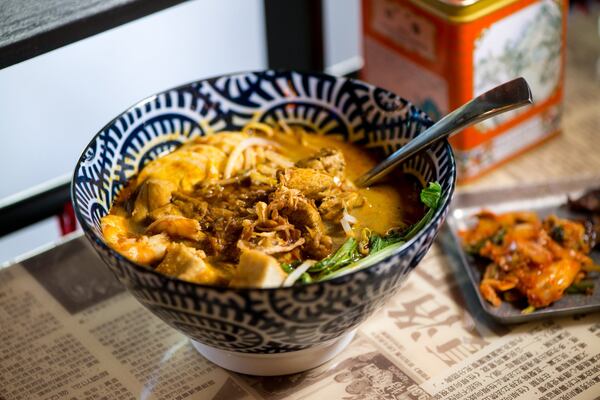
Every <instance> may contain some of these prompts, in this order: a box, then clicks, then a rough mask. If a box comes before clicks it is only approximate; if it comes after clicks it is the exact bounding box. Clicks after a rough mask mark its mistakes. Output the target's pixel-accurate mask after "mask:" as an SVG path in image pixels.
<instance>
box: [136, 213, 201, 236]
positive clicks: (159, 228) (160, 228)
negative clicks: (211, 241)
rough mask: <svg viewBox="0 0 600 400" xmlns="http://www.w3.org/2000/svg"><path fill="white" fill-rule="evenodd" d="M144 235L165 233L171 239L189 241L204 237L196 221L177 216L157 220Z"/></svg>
mask: <svg viewBox="0 0 600 400" xmlns="http://www.w3.org/2000/svg"><path fill="white" fill-rule="evenodd" d="M146 233H166V234H167V235H169V236H171V237H180V238H184V239H191V240H201V239H203V238H204V236H205V235H204V233H202V232H201V231H200V223H199V222H198V221H196V220H195V219H191V218H186V217H181V216H179V215H165V216H163V217H161V218H159V219H157V220H156V221H154V222H153V223H151V224H150V226H148V228H146Z"/></svg>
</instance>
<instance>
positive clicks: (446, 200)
mask: <svg viewBox="0 0 600 400" xmlns="http://www.w3.org/2000/svg"><path fill="white" fill-rule="evenodd" d="M269 72H275V73H296V74H300V75H311V76H316V77H319V78H333V79H336V80H344V81H346V82H357V83H360V84H361V85H366V86H368V87H370V88H374V89H379V90H382V91H384V92H385V93H389V94H392V95H394V96H396V97H398V98H400V99H402V100H404V101H406V102H407V103H408V104H409V105H410V106H412V107H414V108H415V109H416V110H418V111H419V112H421V113H422V114H424V115H425V119H424V123H425V125H426V126H427V127H428V126H431V125H432V124H433V121H432V120H431V119H430V118H429V115H427V113H425V112H424V111H422V110H421V109H420V108H418V107H416V106H415V105H414V104H413V103H412V102H411V101H409V100H407V99H405V98H404V97H402V96H400V95H398V94H396V93H394V92H392V91H390V90H387V89H384V88H382V87H380V86H376V85H373V84H371V83H368V82H365V81H362V80H360V79H354V78H347V77H343V76H335V75H330V74H326V73H323V72H313V71H299V70H291V69H271V68H267V69H262V70H254V71H238V72H231V73H226V74H221V75H215V76H211V77H208V78H202V79H196V80H193V81H190V82H187V83H184V84H181V85H177V86H174V87H171V88H167V89H164V90H161V91H158V92H155V93H154V94H152V95H149V96H147V97H145V98H143V99H142V100H139V101H137V102H135V103H134V104H133V105H131V106H129V107H127V108H125V110H124V111H122V112H120V113H119V114H118V115H117V116H115V117H114V118H112V119H111V120H110V121H109V122H107V123H106V124H105V125H104V126H103V127H102V128H101V129H100V130H99V131H98V132H96V133H95V134H94V135H93V136H92V138H91V139H90V140H89V142H88V143H87V144H86V145H85V147H84V148H83V150H82V151H81V154H80V156H79V157H78V158H77V162H76V164H75V168H74V170H73V176H72V178H71V185H70V189H69V194H70V196H71V203H72V205H73V210H74V212H75V217H76V218H77V221H78V222H79V224H80V225H81V229H82V230H83V232H84V234H85V236H86V238H88V240H89V239H93V240H94V242H95V243H96V244H97V245H99V246H100V247H101V248H102V249H103V250H105V251H107V252H108V253H109V254H111V255H112V256H113V257H115V258H117V259H118V260H119V261H120V262H122V263H125V264H129V265H131V266H132V267H133V268H134V269H136V270H138V271H139V272H144V273H150V274H152V275H155V276H158V277H159V278H162V279H166V280H167V281H173V282H176V283H182V284H184V285H191V286H192V287H196V288H201V289H209V290H216V291H228V292H229V291H230V292H235V293H247V292H256V291H259V292H272V291H284V290H291V291H294V290H298V289H303V288H308V287H315V286H320V285H323V284H328V283H333V284H335V283H340V281H342V280H347V279H350V277H352V276H353V275H354V274H357V273H359V272H365V271H368V270H370V269H372V268H374V267H376V266H377V265H379V264H380V263H382V262H385V261H387V260H388V259H390V258H391V257H394V256H396V255H397V254H398V253H399V252H401V251H402V250H403V249H405V248H408V247H410V246H412V245H413V243H415V242H416V241H417V240H419V239H420V238H421V237H422V236H423V235H424V234H425V233H426V232H427V231H428V230H429V228H431V226H432V224H434V223H436V221H437V220H438V219H440V218H441V217H442V214H443V213H444V212H445V211H446V210H447V209H448V208H449V206H450V201H451V200H452V195H453V194H454V191H455V189H456V172H457V171H456V160H455V157H454V152H453V151H452V146H451V145H450V142H449V141H448V139H444V140H443V141H442V145H443V146H444V153H446V154H448V157H449V167H448V173H449V174H450V178H451V182H450V190H449V191H448V192H447V193H444V194H442V203H441V205H440V206H439V207H438V209H437V210H436V212H435V213H434V214H433V216H432V218H431V220H430V221H429V222H428V223H427V224H426V225H425V226H424V227H423V228H421V230H420V231H419V232H417V234H416V235H415V236H413V237H412V238H411V239H410V240H408V241H407V242H405V243H404V244H402V245H401V246H398V248H397V249H395V250H394V251H393V252H392V253H391V254H389V255H388V256H386V257H385V258H383V259H382V260H380V261H378V262H376V263H374V264H371V265H368V266H366V267H363V268H360V269H357V270H355V271H351V272H347V273H345V274H343V275H340V276H337V277H335V278H331V279H326V280H322V281H317V282H311V283H307V284H302V285H292V286H279V287H267V288H255V287H241V288H236V287H226V286H216V285H207V284H202V283H196V282H190V281H186V280H183V279H180V278H178V277H174V276H170V275H165V274H162V273H160V272H157V271H156V270H155V269H154V268H152V267H150V266H147V265H143V264H139V263H137V262H134V261H131V260H129V259H128V258H127V257H125V256H123V255H121V254H120V253H119V252H118V251H116V250H114V249H113V248H111V247H110V246H109V245H108V244H107V243H106V242H105V241H104V240H103V238H101V237H100V236H99V235H97V234H96V232H95V231H94V230H93V229H92V228H91V227H90V226H89V225H88V223H87V222H86V220H85V219H84V218H83V216H82V215H81V212H80V209H79V206H78V204H77V201H76V197H75V181H76V179H77V172H78V170H79V168H78V167H79V165H80V164H81V161H82V160H83V158H84V157H85V153H86V151H87V149H88V148H89V147H90V145H91V144H92V143H93V142H95V141H96V140H97V139H98V136H99V135H101V134H102V132H104V131H105V130H106V129H107V128H108V127H110V126H111V125H113V124H114V123H115V122H116V121H118V119H119V118H121V117H122V116H123V115H124V114H126V113H127V112H129V111H131V110H132V109H134V108H136V107H140V106H143V105H144V104H146V103H148V102H151V101H153V100H154V99H155V98H156V97H157V96H159V95H161V94H163V93H167V92H170V91H176V90H179V89H183V88H187V87H190V86H192V85H195V84H199V83H201V82H206V81H211V80H216V79H220V78H224V77H231V76H236V75H244V74H248V75H249V74H265V73H269ZM111 206H112V205H111ZM103 261H104V260H103Z"/></svg>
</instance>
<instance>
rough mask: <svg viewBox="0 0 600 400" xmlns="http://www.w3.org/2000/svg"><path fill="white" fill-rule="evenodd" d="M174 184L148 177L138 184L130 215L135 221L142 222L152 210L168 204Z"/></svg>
mask: <svg viewBox="0 0 600 400" xmlns="http://www.w3.org/2000/svg"><path fill="white" fill-rule="evenodd" d="M174 190H175V184H173V183H172V182H169V181H165V180H161V179H148V180H147V181H145V182H144V183H142V185H141V186H140V189H139V192H138V195H137V197H136V199H135V203H134V205H133V212H132V213H131V216H132V218H133V220H134V221H135V222H138V223H139V222H143V221H144V220H145V219H146V218H147V217H148V214H149V213H151V212H152V211H154V210H156V209H157V208H160V207H162V206H165V205H167V204H169V202H170V201H171V193H173V191H174Z"/></svg>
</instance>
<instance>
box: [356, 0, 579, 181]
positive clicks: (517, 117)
mask: <svg viewBox="0 0 600 400" xmlns="http://www.w3.org/2000/svg"><path fill="white" fill-rule="evenodd" d="M362 4H363V32H364V35H363V37H364V55H365V68H364V70H363V73H362V77H363V79H365V80H367V81H369V82H372V83H374V84H376V85H379V86H382V87H385V88H388V89H390V90H392V91H394V92H396V93H398V94H400V95H402V96H403V97H406V98H408V99H410V100H412V101H413V102H414V103H416V104H417V105H419V106H420V107H421V108H422V109H423V110H424V111H426V112H428V113H429V115H430V116H431V117H432V118H434V119H436V120H437V119H438V118H440V117H441V116H443V115H445V114H447V113H448V112H449V111H452V110H453V109H455V108H456V107H458V106H460V105H461V104H463V103H465V102H466V101H468V100H470V99H471V98H473V97H474V96H477V95H479V94H481V93H483V92H485V91H487V90H489V89H491V88H492V87H494V86H496V85H498V84H500V83H502V82H505V81H508V80H510V79H513V78H516V77H518V76H523V77H525V79H527V81H528V82H529V84H530V86H531V89H532V93H533V97H534V101H535V103H534V104H533V105H532V106H528V107H525V108H522V109H520V110H516V111H513V112H510V113H507V114H503V115H500V116H498V117H495V118H493V119H491V120H488V121H484V122H482V123H480V124H478V125H476V126H474V127H471V128H468V129H465V130H464V131H463V132H461V133H460V134H458V135H456V136H455V137H453V138H452V139H451V142H452V145H453V148H454V151H455V154H456V158H457V163H458V167H459V171H460V172H459V179H460V180H461V181H462V182H464V181H467V180H470V179H473V178H475V177H477V176H479V175H480V174H482V173H484V172H486V171H487V170H489V169H490V168H492V167H494V166H496V165H498V164H500V163H501V162H503V161H506V160H508V159H510V158H511V157H514V156H515V155H517V154H519V153H521V152H523V151H525V150H527V149H529V148H531V147H533V146H534V145H536V144H539V143H541V142H542V141H544V140H546V139H548V138H550V137H552V136H553V135H555V134H557V133H558V132H559V130H560V117H561V102H562V97H563V81H564V60H565V56H564V53H565V52H564V49H565V32H566V15H567V8H568V0H420V1H418V0H363V3H362Z"/></svg>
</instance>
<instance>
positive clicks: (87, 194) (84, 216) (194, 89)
mask: <svg viewBox="0 0 600 400" xmlns="http://www.w3.org/2000/svg"><path fill="white" fill-rule="evenodd" d="M256 119H258V120H259V121H262V122H266V123H275V122H276V121H277V120H282V119H283V120H285V121H286V122H287V124H289V125H293V124H301V125H303V126H305V127H308V128H310V129H312V130H316V131H319V132H323V133H324V134H335V135H338V136H340V137H342V138H343V139H345V140H346V141H349V142H352V143H354V144H356V145H358V146H361V147H364V148H366V149H369V150H371V151H374V152H376V153H378V154H380V155H381V156H383V155H386V154H389V153H391V152H392V151H394V150H396V149H398V148H399V147H400V146H402V145H403V144H405V143H406V142H407V141H409V140H410V139H412V138H413V137H414V136H416V135H417V134H419V132H421V131H422V130H423V129H424V128H426V127H427V126H429V125H430V124H431V121H430V120H429V118H428V117H427V115H425V114H424V113H423V112H422V111H420V110H418V109H416V108H415V107H414V106H413V105H411V104H410V103H409V102H408V101H406V100H404V99H402V98H400V97H398V96H396V95H394V94H393V93H390V92H388V91H386V90H383V89H380V88H377V87H374V86H371V85H369V84H366V83H364V82H360V81H357V80H351V79H345V78H337V77H333V76H328V75H323V74H317V73H299V72H290V71H262V72H250V73H239V74H234V75H227V76H221V77H217V78H212V79H206V80H201V81H197V82H194V83H190V84H188V85H184V86H180V87H177V88H174V89H170V90H167V91H164V92H161V93H159V94H157V95H155V96H152V97H149V98H147V99H145V100H143V101H141V102H139V103H138V104H136V105H134V106H133V107H131V108H129V109H128V110H126V111H125V112H123V113H122V114H121V115H119V116H118V117H117V118H115V119H114V120H113V121H111V122H110V123H109V124H108V125H106V126H105V127H104V128H103V129H102V130H101V131H100V132H99V133H97V134H96V135H95V136H94V138H93V139H92V141H91V142H90V143H89V144H88V146H87V147H86V148H85V150H84V151H83V154H82V156H81V158H80V159H79V161H78V162H77V165H76V167H75V172H74V176H73V183H72V193H71V194H72V199H73V205H74V208H75V213H76V215H77V219H78V220H79V222H80V224H81V226H82V227H83V230H84V232H85V234H86V236H87V238H88V239H89V240H90V242H91V243H92V245H93V246H94V248H95V249H96V251H97V252H98V254H99V255H100V256H101V258H102V259H103V260H104V261H105V263H106V264H107V265H108V267H109V268H110V269H111V270H112V272H113V273H114V274H115V275H116V277H117V278H118V279H119V280H120V281H121V282H122V283H123V284H124V285H125V286H126V287H127V288H128V289H129V290H130V292H131V293H132V294H133V295H134V296H135V297H136V298H137V299H138V300H139V301H140V302H141V303H142V304H143V305H144V306H146V307H147V308H148V309H150V310H151V311H152V312H153V313H154V314H156V315H157V316H159V317H160V318H162V319H163V320H164V321H165V322H166V323H168V324H169V325H171V326H172V327H173V328H175V329H177V330H179V331H180V332H182V333H183V334H185V335H187V336H188V337H189V338H191V339H192V340H193V341H194V343H195V345H196V347H197V348H198V349H199V350H200V352H201V353H203V354H204V355H206V356H208V358H209V359H211V360H213V361H215V362H217V363H218V364H221V365H223V366H225V367H227V368H230V369H234V370H238V371H242V372H247V373H255V374H280V373H288V372H293V371H296V370H301V369H305V368H308V367H311V366H315V365H317V364H318V363H321V362H323V361H325V360H326V359H327V358H328V357H331V356H332V355H334V354H335V353H336V352H337V351H339V350H341V347H343V343H346V342H348V341H349V339H348V337H349V336H348V335H349V333H351V332H353V331H354V329H355V328H356V327H357V326H358V325H359V324H360V323H361V322H362V321H364V320H365V319H366V318H367V317H369V316H370V315H371V314H372V313H373V312H374V311H375V310H376V309H378V308H379V307H380V306H381V305H382V304H383V303H385V301H386V300H387V299H389V298H390V297H391V296H392V295H393V294H394V293H396V291H397V290H398V289H399V288H400V285H401V283H402V281H403V280H404V278H405V277H406V275H407V274H408V273H409V272H410V271H411V270H412V269H413V268H414V267H415V266H416V265H417V264H418V263H419V261H420V260H421V259H422V258H423V256H424V255H425V253H426V252H427V250H428V249H429V247H430V246H431V244H432V242H433V240H434V237H435V236H436V234H437V232H438V229H439V228H440V226H441V224H442V223H443V221H444V218H445V216H446V213H447V211H448V204H449V202H450V199H451V197H452V193H453V191H454V184H455V179H456V176H455V173H456V171H455V165H454V157H453V154H452V150H451V149H450V146H449V144H448V143H447V142H443V143H439V144H437V145H435V146H433V147H432V148H431V149H429V150H428V151H427V152H425V153H422V154H420V155H418V156H416V157H414V158H412V159H411V160H409V161H408V162H406V163H404V164H403V165H402V167H401V168H402V169H403V170H404V172H405V173H409V174H413V175H414V176H416V177H418V178H419V179H420V180H421V181H422V182H429V181H438V182H440V184H441V185H442V188H443V200H442V202H441V206H440V207H439V209H438V210H437V212H436V214H435V216H434V218H433V220H432V221H431V222H430V223H429V224H428V225H427V226H426V227H425V228H424V229H423V230H422V231H421V232H419V233H418V234H417V235H416V236H415V237H414V238H413V239H412V240H410V241H409V242H408V243H406V245H404V246H403V247H402V248H400V249H398V251H397V252H395V253H394V254H393V255H391V256H389V257H388V258H386V259H384V260H382V261H380V262H378V263H376V264H375V265H372V266H370V267H368V268H366V269H363V270H361V271H357V272H354V273H352V274H348V275H345V276H342V277H339V278H336V279H333V280H329V281H325V282H320V283H314V284H310V285H304V286H294V287H288V288H277V289H229V288H220V287H212V286H205V285H200V284H194V283H190V282H186V281H182V280H179V279H176V278H171V277H168V276H165V275H161V274H159V273H157V272H155V271H153V270H152V269H151V268H148V267H145V266H142V265H138V264H135V263H133V262H131V261H129V260H127V259H126V258H124V257H122V256H121V255H119V254H118V253H117V252H115V251H113V250H112V249H111V248H110V247H108V246H107V244H106V243H105V241H104V239H103V237H102V233H101V230H100V219H101V218H102V217H103V216H104V215H106V214H107V213H108V210H109V208H110V206H111V204H112V202H113V200H114V199H115V198H116V196H117V194H118V193H119V191H120V190H121V189H122V188H123V187H124V185H125V184H126V182H127V181H128V179H130V178H131V177H132V176H134V175H135V174H136V173H138V171H139V170H140V169H141V168H142V167H143V166H144V165H145V164H146V163H147V162H148V161H150V160H153V159H155V158H156V157H158V156H159V155H160V154H163V153H165V152H167V151H171V150H173V149H175V148H176V147H177V146H179V145H180V144H181V143H183V142H185V141H187V140H189V139H191V138H194V137H197V136H202V135H204V134H205V133H206V131H207V130H208V129H211V130H213V131H222V130H239V129H240V128H241V127H242V126H243V125H244V124H246V123H247V122H249V121H250V120H256ZM349 162H352V160H349ZM342 339H344V340H342ZM336 343H337V344H336ZM340 343H342V344H340ZM336 346H337V347H336ZM316 349H329V350H328V352H327V351H325V350H322V351H320V355H319V354H316V353H319V351H317V350H316ZM315 352H316V353H315ZM265 355H272V356H273V357H266V358H265ZM302 355H304V356H303V357H304V358H302V357H300V358H298V357H296V358H294V356H302ZM286 357H287V359H288V360H292V361H291V364H290V365H289V367H288V368H286V367H284V366H283V365H284V364H285V362H281V363H277V364H278V365H277V368H276V369H275V370H271V369H272V368H271V369H269V367H268V366H269V365H271V366H273V363H272V362H271V361H272V360H273V359H274V358H276V359H279V360H284V359H286ZM307 357H308V360H309V362H302V361H299V360H301V359H307ZM294 359H296V361H293V360H294ZM227 360H229V361H227ZM261 360H262V361H261ZM265 360H267V361H266V364H264V365H263V366H261V365H262V364H261V362H263V361H265ZM265 366H266V367H265Z"/></svg>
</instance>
